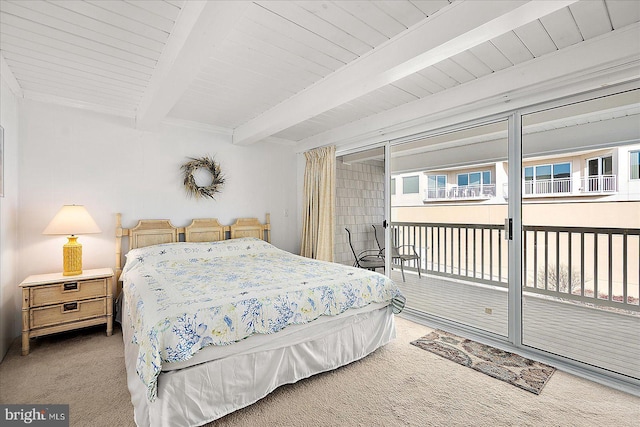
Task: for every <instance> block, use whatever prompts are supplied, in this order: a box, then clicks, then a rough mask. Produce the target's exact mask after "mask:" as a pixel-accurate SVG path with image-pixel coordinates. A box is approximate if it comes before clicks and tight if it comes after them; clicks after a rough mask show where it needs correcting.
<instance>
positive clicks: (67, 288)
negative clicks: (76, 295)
mask: <svg viewBox="0 0 640 427" xmlns="http://www.w3.org/2000/svg"><path fill="white" fill-rule="evenodd" d="M63 289H64V290H65V291H77V290H78V282H73V283H65V284H64V288H63Z"/></svg>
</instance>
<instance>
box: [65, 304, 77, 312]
mask: <svg viewBox="0 0 640 427" xmlns="http://www.w3.org/2000/svg"><path fill="white" fill-rule="evenodd" d="M77 309H78V303H77V302H68V303H66V304H64V305H63V306H62V311H74V310H77Z"/></svg>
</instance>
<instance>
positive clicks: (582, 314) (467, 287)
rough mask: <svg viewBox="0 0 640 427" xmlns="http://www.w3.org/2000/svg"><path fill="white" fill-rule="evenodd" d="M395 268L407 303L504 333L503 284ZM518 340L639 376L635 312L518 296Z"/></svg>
mask: <svg viewBox="0 0 640 427" xmlns="http://www.w3.org/2000/svg"><path fill="white" fill-rule="evenodd" d="M405 276H406V282H403V281H402V275H401V273H400V271H399V270H393V271H392V272H391V278H392V279H393V280H394V281H395V282H396V283H397V284H398V287H399V288H400V289H401V291H402V292H403V294H404V296H405V297H406V298H407V303H406V305H407V307H409V308H412V309H414V310H418V311H421V312H424V313H428V314H430V315H434V316H438V317H441V318H443V319H447V320H450V321H454V322H458V323H461V324H464V325H467V326H471V327H475V328H479V329H482V330H485V331H488V332H492V333H495V334H498V335H502V336H504V337H506V336H507V335H508V291H507V289H505V288H500V287H494V286H488V285H484V284H478V283H472V282H464V281H459V280H454V279H448V278H446V277H442V276H434V275H425V274H423V275H422V278H419V277H418V275H417V274H414V273H413V272H405ZM522 305H523V307H522V312H523V328H522V337H523V340H522V341H523V344H525V345H527V346H530V347H534V348H537V349H540V350H544V351H548V352H550V353H553V354H557V355H560V356H564V357H567V358H570V359H574V360H577V361H580V362H584V363H588V364H591V365H594V366H598V367H601V368H604V369H608V370H611V371H614V372H617V373H620V374H623V375H627V376H630V377H632V378H636V379H640V313H634V314H632V315H630V314H626V313H618V312H615V311H612V310H602V309H596V308H593V307H588V306H586V305H581V304H575V303H569V302H563V301H559V300H552V299H549V298H541V297H539V296H537V295H528V294H526V293H525V295H524V297H523V304H522Z"/></svg>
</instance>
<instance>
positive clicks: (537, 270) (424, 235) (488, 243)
mask: <svg viewBox="0 0 640 427" xmlns="http://www.w3.org/2000/svg"><path fill="white" fill-rule="evenodd" d="M391 232H392V233H393V237H394V239H395V240H394V241H395V242H397V243H398V244H402V245H406V244H412V245H414V246H415V248H416V251H418V253H419V255H420V261H419V262H420V268H421V270H422V271H423V272H426V273H429V274H434V275H440V276H447V277H451V278H453V279H459V280H466V281H472V282H477V283H484V284H488V285H492V286H499V287H505V288H506V287H508V242H507V241H506V240H504V238H503V237H504V234H503V233H504V230H503V226H502V225H495V224H446V223H407V222H395V223H392V224H391ZM522 237H523V246H524V248H523V254H522V265H523V270H524V273H523V289H524V291H525V292H532V293H537V294H542V295H547V296H551V297H555V298H560V299H563V300H571V301H575V302H580V303H583V304H590V305H596V306H609V307H616V308H619V309H623V310H630V311H634V312H638V311H640V300H639V298H640V295H639V293H640V285H639V283H640V265H639V264H640V256H639V255H638V254H639V253H640V230H638V229H625V228H593V227H590V228H586V227H548V226H524V227H523V236H522ZM417 267H418V261H411V262H408V263H406V264H405V266H404V268H405V269H406V270H417Z"/></svg>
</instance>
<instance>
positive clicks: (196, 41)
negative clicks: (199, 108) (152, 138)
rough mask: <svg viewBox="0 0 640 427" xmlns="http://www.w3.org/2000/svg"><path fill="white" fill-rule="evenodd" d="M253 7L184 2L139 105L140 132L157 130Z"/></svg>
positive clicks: (237, 3)
mask: <svg viewBox="0 0 640 427" xmlns="http://www.w3.org/2000/svg"><path fill="white" fill-rule="evenodd" d="M250 4H251V3H250V2H245V1H206V0H190V1H187V2H185V3H184V6H183V8H182V11H181V12H180V15H179V16H178V19H177V20H176V23H175V26H174V29H173V30H172V32H171V36H170V37H169V40H168V41H167V44H166V46H165V49H164V50H163V52H162V55H161V56H160V59H159V60H158V66H157V67H156V69H155V71H154V73H153V76H152V77H151V81H150V82H149V86H148V87H147V90H146V91H145V94H144V96H143V98H142V100H141V102H140V106H139V108H138V112H137V115H136V126H137V127H138V128H139V129H143V130H151V129H154V128H155V127H157V125H158V124H159V123H160V122H161V121H162V119H164V118H165V116H166V115H167V114H168V113H169V112H170V111H171V109H172V108H173V106H174V105H175V104H176V102H177V101H178V100H179V99H180V97H181V96H182V95H183V94H184V92H185V91H186V90H187V88H188V87H189V85H190V84H191V83H192V82H193V80H194V79H195V78H196V76H197V75H198V73H199V72H200V71H201V69H202V68H203V67H204V66H205V65H206V64H207V63H208V62H209V60H210V58H211V56H212V55H213V53H214V52H215V50H216V49H217V48H218V47H219V46H220V44H221V43H222V42H223V41H224V40H225V39H226V37H227V36H228V34H229V33H230V32H231V30H232V29H233V28H234V26H235V24H236V22H237V21H238V20H239V19H240V18H241V17H242V16H243V15H244V13H245V12H246V10H247V8H248V7H249V5H250Z"/></svg>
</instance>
